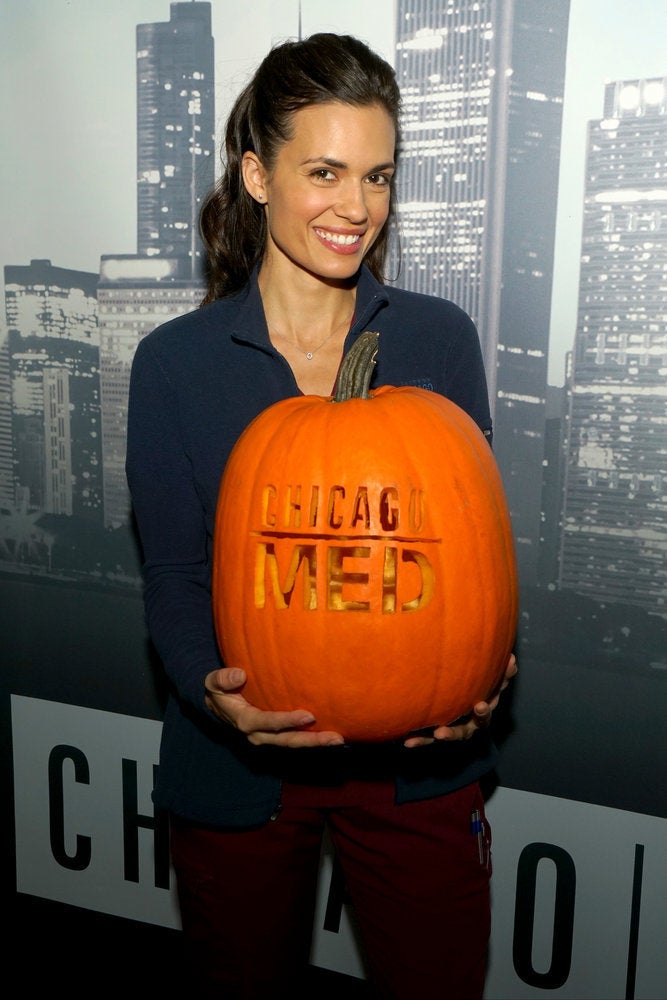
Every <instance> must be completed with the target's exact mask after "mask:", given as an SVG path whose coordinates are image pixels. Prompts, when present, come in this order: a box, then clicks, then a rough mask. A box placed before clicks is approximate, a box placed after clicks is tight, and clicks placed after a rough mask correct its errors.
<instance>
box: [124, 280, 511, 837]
mask: <svg viewBox="0 0 667 1000" xmlns="http://www.w3.org/2000/svg"><path fill="white" fill-rule="evenodd" d="M368 329H372V330H377V331H379V333H380V338H379V353H378V359H377V365H376V369H375V373H374V378H373V383H372V384H373V385H417V386H422V387H424V388H427V389H431V390H433V391H435V392H439V393H441V394H442V395H444V396H447V397H449V398H450V399H451V400H453V401H454V402H455V403H457V404H458V405H459V406H461V407H462V408H463V409H464V410H466V411H467V412H468V413H469V414H470V415H471V416H472V418H473V419H474V420H475V421H476V422H477V424H478V425H479V426H480V428H481V429H482V430H483V431H484V433H485V434H487V435H488V436H489V437H490V434H491V418H490V415H489V405H488V397H487V389H486V380H485V376H484V370H483V366H482V358H481V352H480V346H479V340H478V336H477V332H476V330H475V327H474V325H473V323H472V321H471V320H470V318H469V317H468V316H467V315H466V314H465V313H464V312H463V311H462V310H461V309H459V308H458V307H457V306H455V305H454V304H453V303H451V302H447V301H445V300H442V299H438V298H435V297H431V296H425V295H417V294H415V293H412V292H406V291H403V290H400V289H396V288H391V287H387V286H384V285H381V284H379V283H378V282H377V281H376V280H375V279H374V278H373V277H372V275H371V274H370V272H369V271H368V270H367V269H366V268H365V267H362V269H361V271H360V275H359V283H358V288H357V300H356V313H355V319H354V322H353V326H352V328H351V330H350V332H349V334H348V337H347V341H346V344H345V349H346V350H348V349H349V347H350V345H351V344H352V343H353V342H354V340H355V339H356V338H357V337H358V335H359V334H360V333H361V332H362V331H363V330H368ZM298 394H299V388H298V386H297V384H296V381H295V379H294V375H293V373H292V370H291V368H290V367H289V365H288V364H287V362H286V361H285V359H284V358H283V357H282V356H281V355H280V354H279V353H278V352H277V351H276V350H275V349H274V347H273V346H272V345H271V342H270V340H269V334H268V330H267V326H266V321H265V318H264V310H263V306H262V300H261V296H260V293H259V288H258V285H257V275H256V274H254V275H253V277H252V279H251V281H250V282H249V284H248V285H247V287H246V288H245V289H244V290H243V291H241V292H240V293H238V294H237V295H234V296H232V297H229V298H226V299H220V300H218V301H216V302H213V303H211V304H210V305H208V306H205V307H203V308H201V309H198V310H196V311H194V312H192V313H189V314H187V315H185V316H181V317H178V318H177V319H174V320H172V321H171V322H169V323H166V324H164V325H163V326H161V327H158V329H156V330H154V331H153V332H152V333H150V334H149V335H148V336H146V337H145V338H144V339H143V340H142V341H141V343H140V344H139V346H138V348H137V351H136V355H135V358H134V363H133V366H132V376H131V383H130V396H129V414H128V439H127V477H128V482H129V486H130V491H131V494H132V501H133V506H134V510H135V514H136V518H137V524H138V527H139V533H140V537H141V543H142V548H143V557H144V577H145V608H146V620H147V625H148V629H149V632H150V635H151V638H152V641H153V644H154V646H155V648H156V650H157V652H158V654H159V656H160V658H161V660H162V662H163V664H164V668H165V670H166V673H167V676H168V678H169V681H170V688H171V694H170V697H169V702H168V705H167V709H166V713H165V719H164V725H163V732H162V744H161V751H160V767H159V774H158V780H157V783H156V788H155V792H154V799H155V802H156V804H157V805H158V806H160V807H163V808H166V809H168V810H170V811H172V812H173V813H175V814H177V815H180V816H183V817H186V818H188V819H191V820H194V821H196V822H200V823H204V824H212V825H220V826H228V825H229V826H245V825H253V824H257V823H262V822H264V821H266V820H267V819H268V818H269V816H270V815H271V814H272V813H273V812H274V811H275V809H276V807H277V805H278V804H279V800H280V783H281V779H282V778H284V777H286V776H289V777H295V776H296V777H298V778H299V779H301V780H304V779H305V780H311V781H315V782H319V781H324V782H327V783H328V782H331V781H336V780H340V779H342V778H345V777H363V776H364V775H368V776H369V777H370V776H379V775H383V776H387V775H392V776H395V778H396V781H397V798H398V801H403V800H408V799H416V798H425V797H430V796H433V795H438V794H444V793H446V792H448V791H451V790H453V789H455V788H458V787H461V786H462V785H464V784H467V783H469V782H471V781H473V780H476V779H477V778H479V777H480V776H481V775H482V774H483V773H485V772H486V771H488V770H490V769H491V768H492V767H493V765H494V763H495V750H494V748H493V746H492V744H491V742H490V740H489V738H488V736H487V734H486V733H484V732H480V733H478V734H476V736H475V738H474V739H473V740H469V741H465V742H462V743H456V744H453V743H447V744H436V745H432V746H429V747H423V748H417V749H411V750H406V749H405V748H404V747H402V746H401V744H400V743H397V744H390V745H382V746H373V747H342V748H340V747H332V748H321V749H320V748H318V749H313V750H311V749H306V750H303V749H301V750H293V749H285V748H267V747H260V748H256V747H252V746H251V745H250V744H249V743H248V741H247V739H246V738H245V736H243V735H242V734H240V733H238V732H237V731H236V730H234V729H233V727H231V726H230V725H228V724H226V723H223V722H220V721H219V720H217V719H215V718H214V716H213V715H212V714H211V713H210V712H209V711H208V709H207V708H206V706H205V703H204V678H205V676H206V675H207V674H208V673H209V672H210V671H211V670H214V669H216V668H217V667H219V666H221V660H220V656H219V652H218V649H217V644H216V639H215V634H214V627H213V620H212V613H211V593H210V580H211V552H212V546H211V543H212V535H213V525H214V519H215V508H216V500H217V494H218V487H219V483H220V477H221V475H222V471H223V468H224V466H225V462H226V460H227V457H228V455H229V452H230V450H231V448H232V447H233V445H234V443H235V441H236V440H237V438H238V437H239V435H240V433H241V431H242V430H243V429H244V428H245V427H246V426H247V424H248V423H249V422H250V421H251V420H252V419H253V417H255V416H256V415H257V414H258V413H260V412H261V411H262V410H264V409H265V408H266V407H267V406H270V405H271V404H272V403H275V402H276V401H277V400H279V399H283V398H285V397H287V396H294V395H298ZM294 707H295V708H296V707H304V706H294ZM305 707H308V706H305Z"/></svg>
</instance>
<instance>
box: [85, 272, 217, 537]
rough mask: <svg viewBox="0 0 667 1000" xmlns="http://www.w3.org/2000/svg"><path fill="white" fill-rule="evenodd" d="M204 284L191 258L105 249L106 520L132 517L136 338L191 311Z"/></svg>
mask: <svg viewBox="0 0 667 1000" xmlns="http://www.w3.org/2000/svg"><path fill="white" fill-rule="evenodd" d="M201 295H202V290H201V288H200V286H199V285H198V284H195V283H193V281H192V280H191V277H190V273H189V261H188V260H186V259H185V258H183V257H180V258H171V259H167V258H158V259H147V258H146V257H140V256H139V255H134V256H133V255H130V254H126V255H123V256H115V257H114V256H112V255H110V254H105V256H103V257H102V260H101V262H100V280H99V285H98V289H97V298H98V305H99V325H100V372H101V388H102V430H103V437H102V441H103V454H104V523H105V525H106V526H107V527H108V528H118V527H120V526H121V525H125V524H128V523H129V522H130V495H129V491H128V488H127V480H126V478H125V439H126V436H127V405H128V395H129V388H130V370H131V368H132V359H133V358H134V352H135V351H136V349H137V344H138V343H139V341H140V340H141V338H142V337H144V336H145V335H146V334H147V333H150V332H151V330H153V329H155V327H156V326H159V325H160V324H161V323H166V322H167V320H170V319H173V318H174V316H178V315H180V314H181V313H185V312H191V311H192V310H193V309H195V308H196V307H197V305H198V304H199V302H200V300H201Z"/></svg>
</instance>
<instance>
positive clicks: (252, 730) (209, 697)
mask: <svg viewBox="0 0 667 1000" xmlns="http://www.w3.org/2000/svg"><path fill="white" fill-rule="evenodd" d="M245 682H246V674H245V671H244V670H240V669H239V668H238V667H222V668H221V669H220V670H213V671H212V672H211V673H210V674H207V676H206V680H205V681H204V686H205V688H206V704H207V706H208V708H209V709H210V711H211V712H213V714H214V715H217V717H218V718H219V719H221V720H222V721H223V722H228V723H229V724H230V725H231V726H234V728H235V729H238V730H240V732H242V733H245V734H246V736H247V737H248V740H249V741H250V743H252V744H253V745H254V746H263V745H266V744H269V745H273V746H279V747H334V746H341V745H342V744H343V743H344V740H343V737H342V736H341V735H340V733H333V732H322V733H318V732H311V731H310V730H308V729H306V728H305V727H307V726H312V725H313V723H314V722H315V716H314V715H313V714H312V712H307V711H305V710H304V709H296V710H295V711H293V712H265V711H263V710H262V709H261V708H255V706H254V705H251V704H250V702H248V701H246V699H245V698H244V697H243V695H242V694H241V691H240V689H241V688H242V687H243V685H244V684H245Z"/></svg>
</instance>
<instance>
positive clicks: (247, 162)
mask: <svg viewBox="0 0 667 1000" xmlns="http://www.w3.org/2000/svg"><path fill="white" fill-rule="evenodd" d="M241 171H242V174H243V183H244V185H245V189H246V191H247V192H248V194H249V195H250V197H251V198H254V199H255V201H258V202H259V203H260V205H266V196H267V192H266V171H265V170H264V167H263V166H262V162H261V160H260V159H259V157H258V156H257V153H251V152H246V153H244V154H243V159H242V160H241Z"/></svg>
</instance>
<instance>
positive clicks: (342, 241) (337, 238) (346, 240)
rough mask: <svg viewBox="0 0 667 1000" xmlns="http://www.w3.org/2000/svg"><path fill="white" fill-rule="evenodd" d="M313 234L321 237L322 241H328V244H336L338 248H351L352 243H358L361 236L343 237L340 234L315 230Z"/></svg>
mask: <svg viewBox="0 0 667 1000" xmlns="http://www.w3.org/2000/svg"><path fill="white" fill-rule="evenodd" d="M315 232H316V233H317V234H318V236H321V237H322V238H323V239H325V240H328V241H329V242H330V243H337V244H338V246H340V247H349V246H352V244H353V243H358V242H359V240H360V239H361V236H359V235H356V236H343V235H342V234H340V233H325V232H324V231H323V230H322V229H316V230H315Z"/></svg>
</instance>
